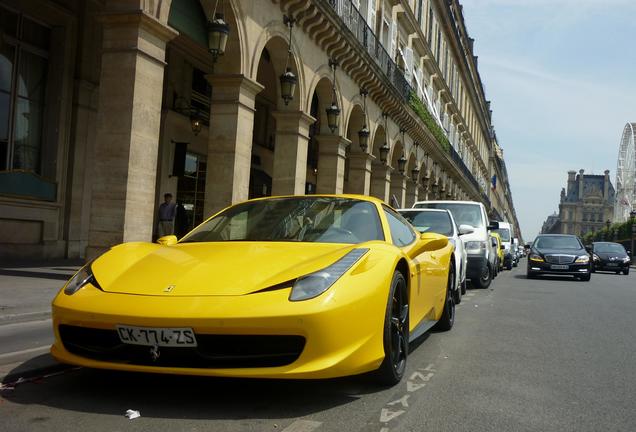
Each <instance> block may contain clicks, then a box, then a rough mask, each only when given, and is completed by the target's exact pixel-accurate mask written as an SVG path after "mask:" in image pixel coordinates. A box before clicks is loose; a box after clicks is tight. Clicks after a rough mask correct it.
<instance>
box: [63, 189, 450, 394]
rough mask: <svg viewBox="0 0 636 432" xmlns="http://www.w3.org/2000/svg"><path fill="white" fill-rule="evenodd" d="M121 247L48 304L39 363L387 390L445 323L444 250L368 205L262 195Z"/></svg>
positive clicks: (439, 240) (438, 240) (356, 200)
mask: <svg viewBox="0 0 636 432" xmlns="http://www.w3.org/2000/svg"><path fill="white" fill-rule="evenodd" d="M159 243H160V244H153V243H142V242H136V243H124V244H121V245H118V246H115V247H113V248H112V249H111V250H109V251H108V252H106V253H104V254H103V255H102V256H100V257H99V258H97V259H96V260H94V261H92V262H91V263H89V264H87V265H86V266H84V267H83V268H82V269H81V270H80V271H79V272H78V273H77V274H75V275H74V276H73V277H72V278H71V280H69V281H68V282H67V283H66V285H65V286H64V287H63V288H62V290H61V291H60V292H59V294H58V295H57V296H56V298H55V299H54V301H53V326H54V331H55V343H54V345H53V346H52V348H51V353H52V354H53V356H54V357H55V358H56V359H58V360H59V361H61V362H63V363H69V364H74V365H81V366H87V367H92V368H104V369H117V370H126V371H140V372H155V373H171V374H190V375H214V376H232V377H267V378H331V377H340V376H345V375H353V374H360V373H365V372H370V371H374V376H375V377H376V378H377V379H378V380H379V381H380V382H382V383H385V384H389V385H391V384H395V383H397V382H399V381H400V379H401V378H402V376H403V374H404V370H405V367H406V359H407V355H408V349H409V341H412V340H413V339H415V338H417V337H418V336H420V335H422V334H423V333H424V332H425V331H427V330H428V329H430V328H431V327H432V326H433V325H435V324H436V325H437V327H438V328H439V329H442V330H449V329H450V328H451V327H452V326H453V322H454V319H455V304H454V302H453V296H452V295H449V290H452V287H454V283H455V282H454V278H455V269H454V268H453V263H454V259H453V253H454V250H453V247H452V245H451V244H449V243H448V240H447V238H446V237H445V236H442V235H438V234H432V233H428V234H421V235H420V234H419V233H418V232H417V231H415V229H414V228H413V227H412V226H411V225H410V224H409V223H408V222H406V221H405V220H404V219H403V218H402V217H401V216H400V215H399V214H398V213H397V212H396V211H394V210H393V209H392V208H390V207H388V206H386V205H385V204H384V203H383V202H382V201H380V200H377V199H375V198H371V197H366V196H356V195H311V196H288V197H273V198H263V199H255V200H251V201H247V202H244V203H240V204H236V205H233V206H231V207H228V208H226V209H225V210H222V211H221V212H219V213H217V214H216V215H214V216H213V217H211V218H210V219H208V220H206V221H205V222H203V223H202V224H201V225H199V226H198V227H196V228H195V229H194V230H193V231H191V232H190V233H188V234H187V235H185V236H184V237H183V238H182V239H180V240H179V241H177V239H176V237H174V236H169V237H164V238H162V239H160V242H159Z"/></svg>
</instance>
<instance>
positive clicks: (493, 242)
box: [490, 238, 497, 247]
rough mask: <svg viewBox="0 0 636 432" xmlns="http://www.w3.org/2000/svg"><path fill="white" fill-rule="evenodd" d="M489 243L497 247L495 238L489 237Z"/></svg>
mask: <svg viewBox="0 0 636 432" xmlns="http://www.w3.org/2000/svg"><path fill="white" fill-rule="evenodd" d="M490 245H491V246H493V247H497V239H494V238H491V239H490Z"/></svg>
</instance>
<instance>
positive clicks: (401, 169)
mask: <svg viewBox="0 0 636 432" xmlns="http://www.w3.org/2000/svg"><path fill="white" fill-rule="evenodd" d="M405 168H406V158H405V157H404V153H402V156H400V159H398V171H399V172H400V174H404V170H405Z"/></svg>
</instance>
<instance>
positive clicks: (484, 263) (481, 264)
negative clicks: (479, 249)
mask: <svg viewBox="0 0 636 432" xmlns="http://www.w3.org/2000/svg"><path fill="white" fill-rule="evenodd" d="M487 269H488V260H487V259H486V257H485V256H484V255H468V259H467V265H466V278H467V279H479V278H480V277H481V276H482V275H483V274H484V272H485V271H486V270H487Z"/></svg>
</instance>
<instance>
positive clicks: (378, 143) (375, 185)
mask: <svg viewBox="0 0 636 432" xmlns="http://www.w3.org/2000/svg"><path fill="white" fill-rule="evenodd" d="M370 141H371V140H370ZM372 142H373V145H372V146H371V154H372V155H373V156H375V159H374V160H373V162H372V163H371V188H370V194H371V196H374V197H376V198H379V199H381V200H382V201H384V202H388V201H389V193H390V190H389V185H390V182H391V167H390V166H389V165H388V164H387V163H386V162H382V160H381V158H380V148H381V147H382V146H383V145H384V144H387V145H388V142H387V136H386V132H385V130H384V127H383V126H381V125H378V126H377V127H376V129H375V133H374V135H373V141H372Z"/></svg>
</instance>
